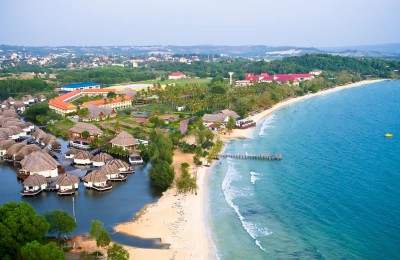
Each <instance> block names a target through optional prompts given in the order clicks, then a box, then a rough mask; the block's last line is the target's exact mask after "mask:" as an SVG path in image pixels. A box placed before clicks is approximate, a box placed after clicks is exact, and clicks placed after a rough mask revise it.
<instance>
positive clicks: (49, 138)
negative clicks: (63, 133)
mask: <svg viewBox="0 0 400 260" xmlns="http://www.w3.org/2000/svg"><path fill="white" fill-rule="evenodd" d="M43 142H44V143H45V144H46V145H51V146H60V145H61V144H60V141H58V139H57V138H56V137H55V136H54V135H51V134H47V135H46V137H45V138H44V139H43Z"/></svg>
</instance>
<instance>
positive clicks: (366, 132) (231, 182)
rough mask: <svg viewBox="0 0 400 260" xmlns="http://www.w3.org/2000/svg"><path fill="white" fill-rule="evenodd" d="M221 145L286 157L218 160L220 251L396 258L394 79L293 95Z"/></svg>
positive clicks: (399, 188)
mask: <svg viewBox="0 0 400 260" xmlns="http://www.w3.org/2000/svg"><path fill="white" fill-rule="evenodd" d="M385 133H393V134H394V136H393V137H392V138H385V137H384V134H385ZM225 152H226V153H246V152H247V153H281V154H282V155H283V160H282V161H257V160H240V159H221V160H219V161H217V163H216V164H215V165H214V167H213V169H212V173H211V175H210V178H209V180H208V181H209V183H208V185H209V198H210V200H209V201H210V204H209V205H210V209H209V211H210V222H211V237H212V240H213V243H214V245H215V247H216V250H217V254H218V257H219V258H220V259H400V81H385V82H378V83H373V84H369V85H365V86H362V87H357V88H351V89H346V90H342V91H339V92H335V93H331V94H326V95H321V96H316V97H312V98H309V99H307V100H303V101H300V102H298V103H295V104H292V105H290V106H288V107H286V108H283V109H281V110H279V111H277V112H275V113H274V114H273V115H272V116H270V117H268V118H266V119H265V120H264V121H262V122H261V123H260V124H259V125H258V126H257V127H256V128H255V129H254V131H253V132H252V134H251V138H250V139H247V140H234V141H231V142H229V143H228V145H227V147H226V150H225Z"/></svg>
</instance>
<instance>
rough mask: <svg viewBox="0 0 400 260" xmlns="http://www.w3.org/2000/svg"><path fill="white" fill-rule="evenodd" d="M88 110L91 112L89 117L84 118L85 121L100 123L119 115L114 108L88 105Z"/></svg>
mask: <svg viewBox="0 0 400 260" xmlns="http://www.w3.org/2000/svg"><path fill="white" fill-rule="evenodd" d="M86 108H87V109H88V110H89V115H88V116H87V117H85V118H83V120H84V121H99V120H103V119H106V118H110V117H114V116H116V115H117V112H116V111H115V109H113V108H112V107H99V106H95V105H88V106H87V107H86Z"/></svg>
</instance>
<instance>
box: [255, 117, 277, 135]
mask: <svg viewBox="0 0 400 260" xmlns="http://www.w3.org/2000/svg"><path fill="white" fill-rule="evenodd" d="M274 120H275V114H272V115H271V116H269V117H268V118H266V119H265V120H264V122H263V124H262V126H261V129H260V133H258V135H259V136H264V135H265V130H267V129H268V128H272V127H274V126H273V125H271V123H273V122H274Z"/></svg>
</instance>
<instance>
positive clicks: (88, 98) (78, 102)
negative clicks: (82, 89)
mask: <svg viewBox="0 0 400 260" xmlns="http://www.w3.org/2000/svg"><path fill="white" fill-rule="evenodd" d="M110 93H111V92H110ZM103 98H104V97H103V95H96V96H81V97H80V98H78V99H75V100H74V101H72V102H71V103H72V104H73V105H75V106H77V105H82V104H83V103H85V102H89V101H93V100H100V99H103Z"/></svg>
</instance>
